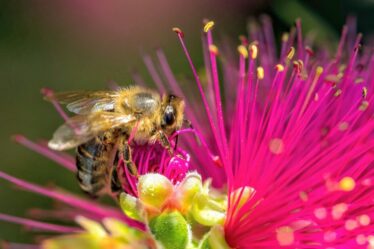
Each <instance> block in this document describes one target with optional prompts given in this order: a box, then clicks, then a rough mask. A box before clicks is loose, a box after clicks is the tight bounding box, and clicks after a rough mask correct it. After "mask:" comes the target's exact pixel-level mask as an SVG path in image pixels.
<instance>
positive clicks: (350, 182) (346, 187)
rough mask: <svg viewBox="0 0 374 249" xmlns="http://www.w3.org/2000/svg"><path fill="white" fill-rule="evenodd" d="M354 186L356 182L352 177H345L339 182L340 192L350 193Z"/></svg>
mask: <svg viewBox="0 0 374 249" xmlns="http://www.w3.org/2000/svg"><path fill="white" fill-rule="evenodd" d="M355 186H356V182H355V180H354V179H353V178H352V177H349V176H346V177H343V178H342V179H341V180H340V181H339V188H340V190H343V191H346V192H349V191H352V190H353V189H354V188H355Z"/></svg>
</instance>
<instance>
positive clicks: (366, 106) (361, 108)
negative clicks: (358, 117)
mask: <svg viewBox="0 0 374 249" xmlns="http://www.w3.org/2000/svg"><path fill="white" fill-rule="evenodd" d="M368 107H369V101H366V100H364V101H362V102H361V105H360V107H359V108H358V109H359V110H360V111H365V110H366V109H367V108H368Z"/></svg>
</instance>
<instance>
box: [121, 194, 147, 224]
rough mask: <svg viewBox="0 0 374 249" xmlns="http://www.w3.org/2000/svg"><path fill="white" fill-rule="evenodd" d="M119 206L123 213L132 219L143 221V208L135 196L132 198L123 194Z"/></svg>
mask: <svg viewBox="0 0 374 249" xmlns="http://www.w3.org/2000/svg"><path fill="white" fill-rule="evenodd" d="M119 204H120V206H121V209H122V211H123V212H124V213H125V214H126V215H127V216H128V217H130V218H131V219H134V220H138V221H143V218H142V216H141V214H140V213H141V211H142V207H140V204H139V202H138V199H136V198H135V197H134V196H131V195H129V194H126V193H121V195H120V196H119Z"/></svg>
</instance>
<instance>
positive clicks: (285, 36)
mask: <svg viewBox="0 0 374 249" xmlns="http://www.w3.org/2000/svg"><path fill="white" fill-rule="evenodd" d="M289 36H290V35H289V34H288V33H283V35H282V41H283V42H287V41H288V38H289Z"/></svg>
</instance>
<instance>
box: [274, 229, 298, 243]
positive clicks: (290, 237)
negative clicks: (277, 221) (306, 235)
mask: <svg viewBox="0 0 374 249" xmlns="http://www.w3.org/2000/svg"><path fill="white" fill-rule="evenodd" d="M276 234H277V240H278V243H279V245H281V246H290V245H292V244H293V243H294V241H295V235H294V231H293V229H292V228H291V227H289V226H283V227H280V228H278V229H277V230H276Z"/></svg>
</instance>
